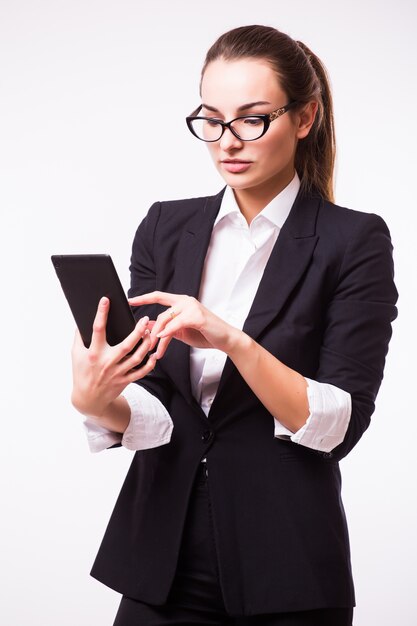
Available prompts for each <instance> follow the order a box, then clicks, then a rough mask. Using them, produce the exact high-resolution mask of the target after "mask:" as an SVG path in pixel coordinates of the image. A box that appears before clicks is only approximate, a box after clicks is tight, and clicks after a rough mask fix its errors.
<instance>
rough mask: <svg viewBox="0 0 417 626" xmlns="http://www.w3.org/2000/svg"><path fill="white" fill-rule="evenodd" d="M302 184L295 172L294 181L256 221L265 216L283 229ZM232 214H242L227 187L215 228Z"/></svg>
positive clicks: (268, 205) (272, 201)
mask: <svg viewBox="0 0 417 626" xmlns="http://www.w3.org/2000/svg"><path fill="white" fill-rule="evenodd" d="M300 184H301V183H300V179H299V177H298V174H297V172H295V175H294V178H293V179H292V181H291V182H290V183H289V184H288V185H287V186H286V187H285V188H284V189H283V190H282V191H281V192H280V193H279V194H278V195H277V196H275V198H272V200H271V202H270V203H269V204H267V205H266V207H264V208H263V209H262V211H261V212H260V213H258V215H257V216H256V218H255V219H257V218H258V217H259V216H263V217H264V218H266V219H268V220H269V221H270V222H272V223H273V224H274V225H275V226H278V228H282V226H283V224H284V222H285V220H286V219H287V217H288V215H289V213H290V211H291V207H292V205H293V204H294V201H295V198H296V196H297V194H298V191H299V189H300ZM231 213H240V209H239V206H238V204H237V202H236V198H235V194H234V193H233V189H232V187H229V186H227V187H226V190H225V192H224V195H223V199H222V203H221V206H220V210H219V212H218V214H217V217H216V220H215V222H214V226H216V225H217V224H218V223H219V222H220V220H222V219H223V218H224V217H226V216H227V215H230V214H231Z"/></svg>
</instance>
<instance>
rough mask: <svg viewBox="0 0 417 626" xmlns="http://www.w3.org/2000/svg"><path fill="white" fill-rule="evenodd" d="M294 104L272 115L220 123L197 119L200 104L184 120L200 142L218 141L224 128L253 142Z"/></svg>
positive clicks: (207, 119)
mask: <svg viewBox="0 0 417 626" xmlns="http://www.w3.org/2000/svg"><path fill="white" fill-rule="evenodd" d="M296 104H297V102H296V101H295V100H293V101H292V102H289V103H288V104H286V105H285V106H283V107H280V108H279V109H275V111H272V113H266V114H265V115H241V116H239V117H235V119H233V120H231V121H230V122H222V120H219V119H217V118H215V117H199V116H198V113H200V111H201V109H202V108H203V107H202V105H201V104H200V106H199V107H198V108H197V109H196V110H195V111H193V113H192V114H191V115H189V116H188V117H186V118H185V119H186V122H187V126H188V128H189V129H190V131H191V132H192V134H193V135H194V136H195V137H197V139H201V141H208V142H212V141H219V139H220V138H221V137H222V136H223V133H224V131H225V130H226V128H228V129H229V130H230V132H231V133H232V134H233V135H234V136H235V137H237V138H238V139H240V140H241V141H255V139H259V138H260V137H262V136H263V135H265V133H266V131H267V130H268V128H269V125H270V124H271V122H273V121H274V120H276V119H278V117H281V115H284V113H286V112H287V111H288V110H289V109H291V108H292V107H294V106H295V105H296Z"/></svg>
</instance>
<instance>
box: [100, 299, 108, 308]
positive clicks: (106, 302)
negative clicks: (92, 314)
mask: <svg viewBox="0 0 417 626" xmlns="http://www.w3.org/2000/svg"><path fill="white" fill-rule="evenodd" d="M108 302H109V299H108V298H105V297H104V298H101V300H100V304H101V306H106V305H107V304H108Z"/></svg>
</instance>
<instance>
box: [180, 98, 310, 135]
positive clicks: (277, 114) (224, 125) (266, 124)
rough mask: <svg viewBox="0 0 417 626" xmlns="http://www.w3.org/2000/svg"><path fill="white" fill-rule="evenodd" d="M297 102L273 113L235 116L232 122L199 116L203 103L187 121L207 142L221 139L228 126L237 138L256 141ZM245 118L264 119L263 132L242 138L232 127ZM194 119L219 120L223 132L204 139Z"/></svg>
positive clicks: (293, 101) (191, 128)
mask: <svg viewBox="0 0 417 626" xmlns="http://www.w3.org/2000/svg"><path fill="white" fill-rule="evenodd" d="M296 104H298V102H297V101H296V100H292V101H291V102H289V103H288V104H286V105H285V106H283V107H279V108H278V109H275V110H274V111H271V113H264V114H259V115H239V116H238V117H235V118H234V119H233V120H230V122H222V120H218V119H217V118H213V117H201V116H199V115H198V113H200V111H201V109H202V108H203V105H202V104H200V106H199V107H197V108H196V109H195V111H193V112H192V113H191V115H188V116H187V117H186V118H185V121H186V122H187V126H188V129H189V130H190V132H191V133H192V134H193V135H194V137H197V139H200V141H204V142H206V143H215V142H216V141H220V139H221V138H222V137H223V135H224V131H225V130H226V128H228V129H229V130H230V132H231V133H232V135H234V136H235V137H237V139H239V141H256V140H257V139H260V138H261V137H263V136H264V135H265V133H266V131H267V130H268V128H269V126H270V124H271V122H273V121H274V120H276V119H278V118H279V117H281V115H284V113H286V112H287V111H289V110H290V109H292V108H293V107H294V106H295V105H296ZM245 118H251V119H253V118H256V119H260V120H262V121H263V123H264V129H263V131H262V133H261V134H260V135H259V137H255V138H254V139H242V137H241V136H240V135H239V134H238V133H237V132H236V131H235V130H234V129H233V128H232V124H233V122H236V121H237V120H242V119H245ZM194 120H208V121H215V122H217V123H218V124H219V125H220V126H221V127H222V132H221V135H220V137H219V138H218V139H203V138H202V137H199V136H198V135H197V134H196V133H195V131H194V129H193V124H192V123H193V121H194Z"/></svg>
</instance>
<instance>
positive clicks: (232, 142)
mask: <svg viewBox="0 0 417 626" xmlns="http://www.w3.org/2000/svg"><path fill="white" fill-rule="evenodd" d="M219 144H220V148H221V149H222V150H224V151H225V152H227V151H229V150H237V149H239V148H242V146H243V141H242V140H241V139H238V137H236V136H235V135H234V134H233V133H232V131H231V130H230V128H225V131H224V133H223V135H222V136H221V138H220V141H219Z"/></svg>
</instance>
